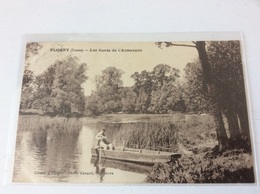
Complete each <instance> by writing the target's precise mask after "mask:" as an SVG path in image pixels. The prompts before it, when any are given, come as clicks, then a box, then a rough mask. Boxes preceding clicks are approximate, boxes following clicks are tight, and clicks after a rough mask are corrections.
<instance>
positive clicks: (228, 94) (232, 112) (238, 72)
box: [208, 41, 250, 143]
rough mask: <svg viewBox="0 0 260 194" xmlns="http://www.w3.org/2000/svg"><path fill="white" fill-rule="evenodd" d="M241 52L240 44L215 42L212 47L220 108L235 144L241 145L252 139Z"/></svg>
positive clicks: (211, 43) (211, 44)
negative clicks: (243, 141) (245, 140)
mask: <svg viewBox="0 0 260 194" xmlns="http://www.w3.org/2000/svg"><path fill="white" fill-rule="evenodd" d="M240 50H241V49H240V43H239V41H215V42H210V43H209V44H208V55H209V60H210V63H211V64H212V68H213V69H214V74H215V75H214V76H215V78H216V83H217V84H216V86H217V89H218V91H219V94H220V95H219V102H220V106H221V108H222V110H223V113H224V114H225V115H226V117H227V120H228V125H229V131H230V138H231V140H232V141H233V142H235V143H238V142H241V139H242V138H246V139H247V140H249V139H250V137H249V125H248V115H247V107H246V96H245V86H244V77H243V69H242V59H241V53H240ZM239 123H240V125H241V127H239Z"/></svg>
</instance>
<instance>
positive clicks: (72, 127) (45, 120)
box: [18, 115, 82, 133]
mask: <svg viewBox="0 0 260 194" xmlns="http://www.w3.org/2000/svg"><path fill="white" fill-rule="evenodd" d="M81 128H82V119H78V118H65V117H48V116H40V115H20V116H19V121H18V131H33V132H44V131H48V132H57V133H62V132H67V133H74V132H78V131H79V130H80V129H81Z"/></svg>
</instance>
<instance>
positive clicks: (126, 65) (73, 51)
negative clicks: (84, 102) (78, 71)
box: [26, 42, 198, 95]
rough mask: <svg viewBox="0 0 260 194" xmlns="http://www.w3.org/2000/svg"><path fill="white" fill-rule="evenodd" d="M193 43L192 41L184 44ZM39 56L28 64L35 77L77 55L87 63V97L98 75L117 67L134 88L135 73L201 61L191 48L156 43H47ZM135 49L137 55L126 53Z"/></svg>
mask: <svg viewBox="0 0 260 194" xmlns="http://www.w3.org/2000/svg"><path fill="white" fill-rule="evenodd" d="M181 43H182V44H183V43H185V44H190V45H191V44H192V43H191V42H181ZM41 44H42V48H41V49H40V50H39V52H38V54H37V55H34V56H31V57H30V58H29V59H28V60H27V61H26V63H29V64H30V66H29V69H30V70H32V71H33V72H34V74H35V75H38V74H41V73H43V72H44V71H45V70H46V69H47V68H48V67H49V66H50V65H52V64H54V63H55V61H57V60H63V59H66V58H67V57H69V56H72V57H74V56H76V57H77V58H78V59H79V63H86V64H87V67H88V70H87V72H86V75H87V77H88V79H87V81H86V83H85V84H84V86H83V87H84V93H85V95H89V94H91V91H92V90H95V76H96V75H101V72H102V70H104V69H106V68H107V67H110V66H114V67H116V68H118V69H121V70H122V71H123V72H124V74H123V75H122V80H123V85H124V86H131V85H133V84H134V81H133V79H132V78H130V76H131V75H132V74H133V73H134V72H139V73H140V72H141V71H143V70H147V71H151V70H152V69H153V68H154V67H155V66H156V65H158V64H167V65H170V66H171V67H174V68H176V69H179V70H180V71H181V74H182V75H183V69H184V68H185V66H186V65H187V63H189V62H193V61H194V60H196V59H198V53H197V50H196V49H195V48H190V47H179V46H178V47H168V48H167V47H162V48H159V47H158V46H156V44H155V43H154V42H138V43H137V42H136V43H135V42H44V43H41ZM122 49H123V50H125V49H135V50H138V51H137V52H128V51H124V52H123V51H122Z"/></svg>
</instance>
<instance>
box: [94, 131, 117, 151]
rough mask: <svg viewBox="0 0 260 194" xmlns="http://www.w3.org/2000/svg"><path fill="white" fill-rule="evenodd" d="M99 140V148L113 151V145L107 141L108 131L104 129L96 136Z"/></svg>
mask: <svg viewBox="0 0 260 194" xmlns="http://www.w3.org/2000/svg"><path fill="white" fill-rule="evenodd" d="M95 138H96V139H97V140H98V142H97V147H98V148H99V147H101V148H103V149H108V150H109V149H113V146H112V144H111V143H109V142H108V141H107V139H106V138H107V137H106V129H105V128H103V129H102V130H101V131H100V132H99V133H98V134H97V135H96V137H95Z"/></svg>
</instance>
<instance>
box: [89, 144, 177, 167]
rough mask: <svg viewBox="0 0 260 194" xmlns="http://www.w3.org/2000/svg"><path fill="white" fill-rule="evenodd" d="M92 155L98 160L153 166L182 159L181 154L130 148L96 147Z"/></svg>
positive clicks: (92, 150)
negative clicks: (109, 148) (104, 159)
mask: <svg viewBox="0 0 260 194" xmlns="http://www.w3.org/2000/svg"><path fill="white" fill-rule="evenodd" d="M91 153H92V157H97V159H99V158H102V159H103V158H106V159H111V160H118V161H124V162H132V163H137V164H145V165H153V164H155V163H158V162H161V163H166V162H170V161H173V160H175V159H177V158H179V157H181V154H179V153H171V152H163V151H153V150H140V149H129V148H115V149H113V150H107V149H100V148H99V147H96V148H92V149H91ZM99 154H101V156H99Z"/></svg>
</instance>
